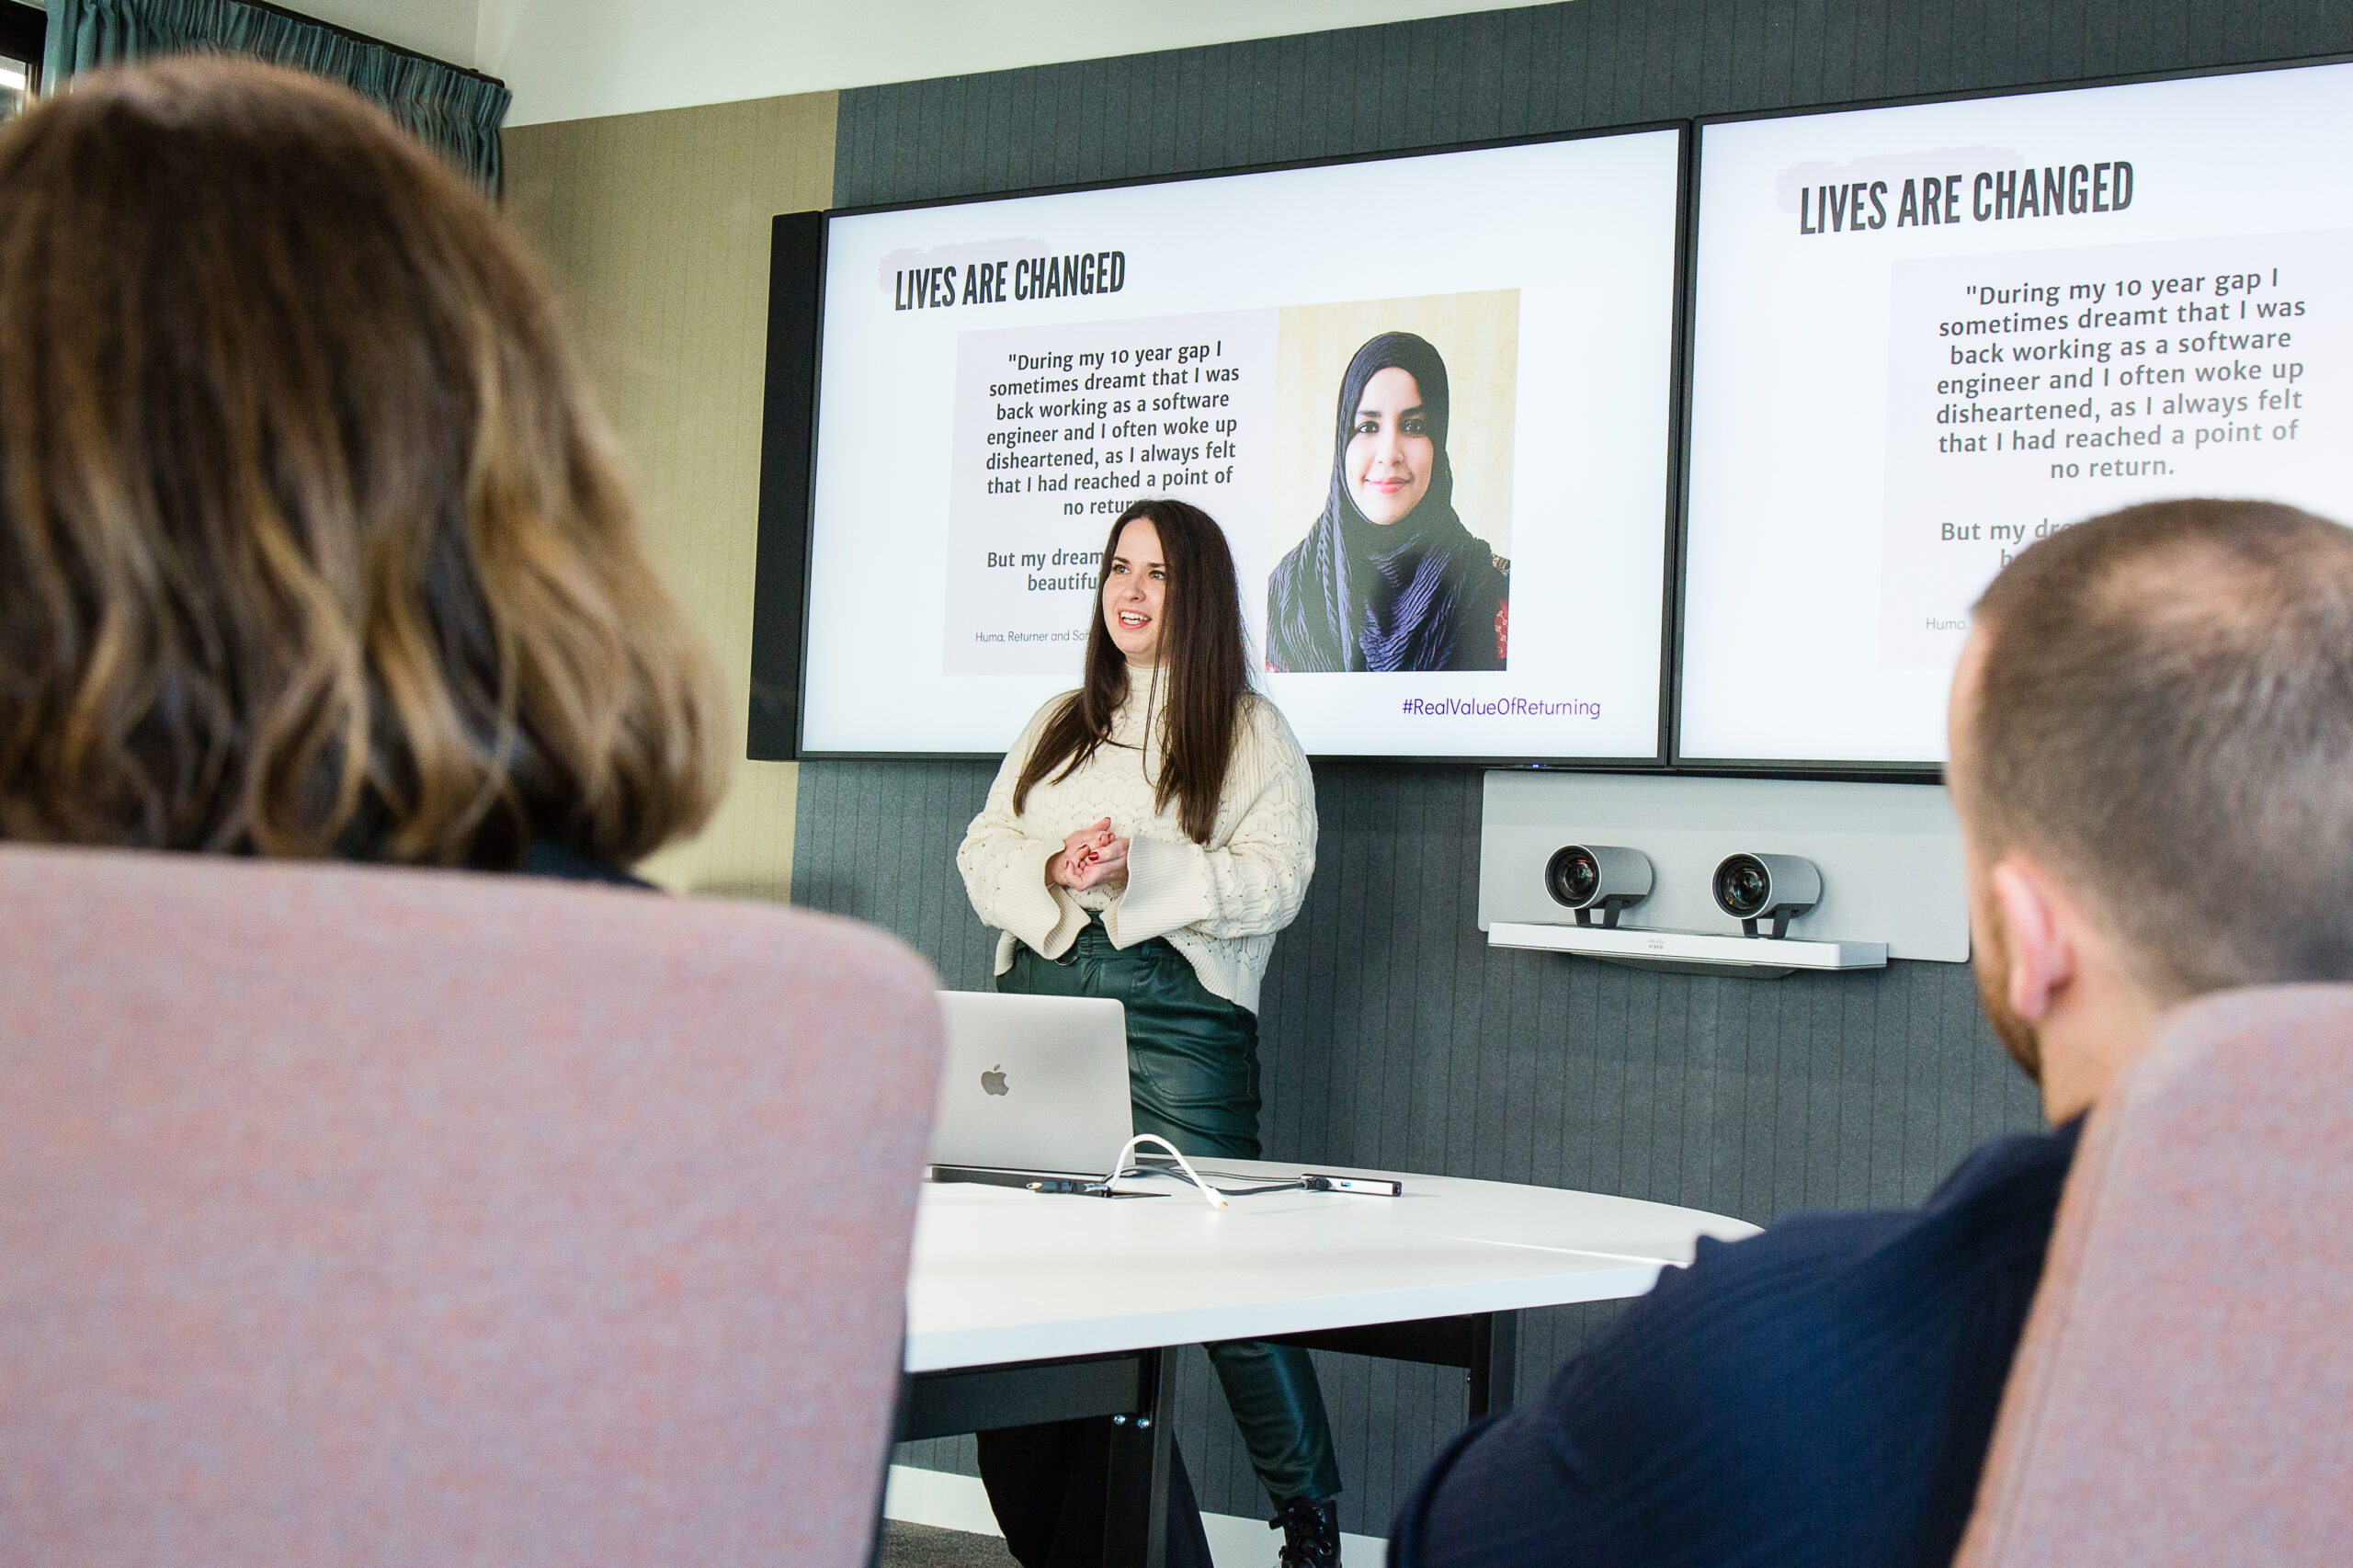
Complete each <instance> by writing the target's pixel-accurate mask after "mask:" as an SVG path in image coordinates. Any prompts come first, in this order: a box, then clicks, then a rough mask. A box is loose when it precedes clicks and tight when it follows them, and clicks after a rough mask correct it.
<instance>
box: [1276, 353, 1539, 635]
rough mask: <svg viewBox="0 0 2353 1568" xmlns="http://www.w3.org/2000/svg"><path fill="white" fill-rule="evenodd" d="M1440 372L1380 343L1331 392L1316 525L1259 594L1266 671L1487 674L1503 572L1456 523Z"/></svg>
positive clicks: (1503, 619)
mask: <svg viewBox="0 0 2353 1568" xmlns="http://www.w3.org/2000/svg"><path fill="white" fill-rule="evenodd" d="M1448 407H1449V397H1448V389H1447V377H1446V361H1445V360H1444V359H1443V358H1439V356H1438V350H1437V349H1436V348H1433V347H1430V345H1429V343H1428V342H1427V340H1425V339H1423V338H1420V337H1416V336H1415V335H1413V334H1412V333H1410V332H1386V333H1382V334H1381V335H1380V336H1378V337H1376V338H1374V339H1372V341H1370V343H1367V344H1366V345H1365V346H1364V347H1361V348H1359V349H1358V350H1357V352H1356V357H1355V358H1353V359H1350V360H1349V361H1348V369H1347V375H1345V376H1344V377H1342V378H1341V381H1340V399H1339V407H1338V409H1337V412H1336V420H1335V433H1334V437H1333V447H1332V483H1331V490H1330V494H1328V495H1327V497H1326V498H1325V500H1324V511H1323V515H1322V516H1320V517H1317V518H1316V519H1315V523H1314V525H1313V527H1312V528H1309V529H1308V532H1307V537H1306V538H1305V539H1303V540H1300V541H1299V543H1298V545H1297V546H1296V547H1295V548H1293V549H1292V551H1290V554H1288V555H1286V556H1284V557H1283V558H1282V561H1281V562H1279V564H1278V565H1277V566H1276V567H1275V571H1274V575H1273V577H1272V578H1271V579H1270V580H1269V582H1268V583H1267V667H1268V668H1269V669H1275V670H1286V671H1294V672H1300V673H1308V672H1314V671H1370V672H1384V671H1407V670H1499V669H1502V668H1503V667H1504V653H1505V633H1506V626H1507V620H1508V615H1509V601H1510V587H1511V580H1510V576H1509V570H1510V569H1509V567H1508V566H1507V565H1506V562H1503V561H1502V560H1500V559H1499V558H1497V557H1496V556H1495V554H1494V553H1493V552H1492V551H1489V550H1488V548H1487V546H1486V544H1485V543H1484V542H1483V541H1482V540H1479V539H1478V538H1477V537H1476V536H1474V535H1473V534H1472V532H1471V531H1470V530H1469V529H1468V528H1464V527H1463V526H1462V519H1461V518H1460V517H1456V516H1455V514H1454V470H1453V468H1452V466H1451V465H1450V464H1449V462H1448V460H1447V456H1446V429H1447V417H1448Z"/></svg>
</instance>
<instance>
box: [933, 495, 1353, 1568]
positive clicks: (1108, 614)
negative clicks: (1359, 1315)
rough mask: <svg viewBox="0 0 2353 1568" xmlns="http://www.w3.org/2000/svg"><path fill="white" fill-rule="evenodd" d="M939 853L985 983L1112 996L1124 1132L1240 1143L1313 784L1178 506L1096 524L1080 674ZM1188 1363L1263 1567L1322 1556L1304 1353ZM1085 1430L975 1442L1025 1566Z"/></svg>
mask: <svg viewBox="0 0 2353 1568" xmlns="http://www.w3.org/2000/svg"><path fill="white" fill-rule="evenodd" d="M956 861H957V865H958V867H959V869H961V870H962V872H963V874H964V885H965V888H966V889H967V890H968V891H969V892H970V893H971V894H972V907H973V908H974V909H975V910H977V911H978V912H979V913H980V916H981V918H982V919H983V921H985V922H987V923H988V924H989V925H991V926H995V927H997V928H998V930H999V931H1000V932H1001V933H1002V935H1001V937H999V939H998V943H997V954H996V973H997V988H998V989H999V990H1001V991H1018V992H1026V993H1029V994H1043V995H1054V996H1108V997H1112V998H1114V999H1116V1000H1117V1001H1119V1002H1120V1003H1121V1004H1122V1005H1123V1006H1125V1007H1126V1010H1127V1020H1128V1070H1129V1082H1130V1085H1131V1094H1132V1096H1133V1102H1134V1113H1135V1130H1136V1131H1138V1132H1149V1133H1153V1134H1155V1135H1157V1136H1159V1137H1162V1138H1165V1139H1166V1140H1168V1142H1171V1143H1172V1144H1174V1145H1176V1148H1178V1149H1180V1150H1182V1151H1183V1152H1184V1153H1187V1154H1188V1155H1196V1154H1207V1155H1223V1156H1225V1157H1227V1158H1237V1159H1255V1158H1256V1157H1257V1154H1258V1103H1259V1102H1258V1018H1257V1007H1258V983H1259V978H1260V977H1261V976H1262V975H1263V974H1264V973H1265V972H1266V968H1267V954H1268V953H1269V952H1270V951H1271V950H1272V949H1273V948H1274V943H1275V933H1276V932H1278V931H1279V930H1281V929H1282V928H1283V927H1284V926H1288V925H1290V922H1291V919H1292V917H1293V916H1295V915H1297V914H1298V913H1299V906H1300V903H1301V901H1302V899H1303V898H1304V897H1305V896H1306V893H1307V881H1308V877H1309V875H1310V874H1311V873H1312V872H1313V870H1314V869H1315V788H1314V781H1313V778H1311V776H1310V775H1309V773H1308V768H1307V759H1306V757H1305V756H1302V754H1301V752H1300V749H1299V743H1298V741H1296V740H1295V739H1293V738H1292V736H1291V733H1290V726H1289V725H1288V724H1286V723H1285V722H1283V718H1282V715H1281V714H1280V713H1279V712H1278V711H1277V710H1276V709H1275V707H1274V705H1273V704H1272V703H1270V702H1268V701H1267V700H1266V699H1264V698H1262V697H1259V696H1257V695H1256V693H1254V692H1253V691H1252V690H1251V689H1250V676H1249V661H1248V656H1247V654H1246V653H1245V650H1244V648H1243V641H1242V606H1241V596H1240V593H1239V590H1238V587H1237V585H1236V583H1235V580H1234V571H1233V556H1232V555H1231V554H1230V553H1229V552H1228V551H1227V549H1226V544H1225V536H1224V534H1223V533H1222V531H1221V530H1220V529H1219V528H1218V526H1217V524H1216V523H1215V522H1213V521H1211V518H1210V517H1209V516H1208V515H1207V514H1206V513H1204V512H1202V511H1201V510H1200V509H1199V507H1195V506H1187V505H1186V504H1185V503H1183V502H1181V501H1139V502H1137V503H1136V504H1135V505H1134V506H1131V507H1129V508H1128V509H1127V511H1126V512H1125V513H1124V514H1122V515H1121V516H1120V520H1119V521H1118V522H1117V523H1115V524H1113V525H1112V528H1111V537H1110V540H1109V541H1108V543H1106V544H1105V546H1104V549H1103V567H1102V582H1101V586H1100V589H1099V590H1098V596H1097V614H1096V617H1095V619H1094V623H1093V625H1092V626H1091V627H1090V628H1089V629H1088V631H1087V639H1086V684H1085V685H1084V686H1082V687H1079V689H1078V690H1076V691H1074V692H1070V693H1068V694H1066V695H1064V696H1062V697H1057V698H1055V699H1053V700H1052V701H1051V702H1049V703H1047V704H1046V705H1045V707H1043V708H1042V709H1040V710H1039V711H1038V713H1037V715H1036V716H1035V717H1034V718H1032V719H1031V720H1030V721H1029V725H1028V727H1026V728H1025V729H1024V730H1023V731H1022V733H1021V736H1020V738H1019V739H1018V740H1017V742H1015V744H1014V747H1013V750H1012V751H1011V752H1009V753H1007V754H1006V759H1005V765H1004V767H1000V768H999V769H998V770H997V776H996V782H995V785H994V786H993V787H992V788H991V789H990V790H989V798H988V804H987V805H986V807H985V808H983V811H982V812H981V814H980V815H979V816H977V817H975V818H973V819H972V828H971V829H970V831H968V832H967V833H966V834H965V835H964V843H963V846H962V847H961V848H960V849H959V850H958V851H957V856H956ZM1106 1153H1107V1155H1108V1153H1109V1151H1106ZM1209 1354H1210V1359H1211V1363H1212V1364H1213V1365H1214V1366H1215V1367H1216V1369H1217V1374H1218V1378H1219V1381H1221V1382H1222V1384H1223V1385H1224V1387H1225V1393H1226V1399H1227V1401H1228V1403H1231V1404H1232V1405H1233V1415H1234V1420H1235V1422H1236V1423H1237V1424H1238V1425H1239V1426H1241V1428H1242V1436H1243V1440H1244V1442H1245V1444H1246V1445H1247V1446H1248V1448H1249V1450H1250V1459H1251V1463H1252V1464H1253V1465H1254V1466H1255V1467H1256V1471H1257V1472H1258V1479H1259V1481H1260V1482H1261V1483H1263V1484H1264V1485H1265V1487H1266V1489H1267V1495H1268V1496H1269V1497H1270V1498H1271V1499H1272V1500H1273V1502H1274V1505H1275V1510H1276V1516H1275V1522H1276V1523H1277V1524H1279V1525H1280V1526H1282V1528H1283V1529H1284V1532H1285V1544H1284V1547H1283V1551H1282V1562H1283V1564H1284V1568H1327V1565H1330V1564H1336V1563H1337V1562H1339V1560H1340V1559H1339V1540H1340V1538H1339V1526H1338V1517H1337V1511H1336V1504H1335V1503H1334V1501H1333V1499H1334V1498H1335V1497H1336V1496H1337V1494H1338V1493H1339V1490H1340V1476H1339V1469H1338V1466H1337V1464H1336V1462H1335V1460H1334V1459H1333V1456H1332V1437H1331V1429H1330V1426H1329V1425H1328V1424H1327V1422H1326V1420H1325V1416H1324V1396H1323V1392H1322V1391H1321V1390H1320V1389H1319V1388H1318V1386H1317V1384H1316V1381H1315V1369H1314V1367H1313V1365H1312V1364H1311V1363H1310V1362H1309V1360H1308V1358H1307V1353H1306V1352H1305V1351H1303V1350H1300V1349H1297V1348H1295V1347H1292V1346H1278V1345H1269V1344H1261V1343H1257V1342H1256V1341H1244V1342H1236V1343H1232V1344H1225V1345H1212V1346H1209ZM1107 1442H1108V1424H1106V1423H1102V1422H1064V1423H1060V1424H1057V1425H1054V1426H1026V1427H1014V1428H1009V1429H1006V1430H1003V1431H999V1432H995V1433H983V1434H982V1437H981V1450H980V1456H981V1474H982V1479H983V1481H985V1482H986V1483H988V1488H989V1498H990V1501H991V1503H992V1504H993V1505H994V1506H995V1509H996V1513H997V1520H998V1523H999V1524H1000V1525H1001V1526H1002V1527H1003V1528H1004V1529H1005V1532H1006V1545H1007V1546H1008V1547H1009V1548H1010V1549H1011V1551H1013V1554H1014V1555H1015V1556H1016V1557H1017V1558H1018V1559H1019V1560H1020V1561H1021V1562H1023V1563H1024V1564H1027V1565H1029V1568H1043V1565H1044V1564H1046V1563H1047V1562H1049V1561H1050V1560H1051V1562H1053V1563H1054V1564H1056V1565H1057V1568H1060V1565H1062V1564H1063V1563H1066V1562H1091V1561H1094V1559H1095V1557H1096V1555H1097V1553H1098V1552H1099V1550H1100V1545H1099V1543H1100V1541H1101V1540H1102V1495H1103V1494H1102V1483H1101V1476H1102V1468H1101V1467H1102V1464H1103V1462H1104V1460H1103V1455H1104V1453H1105V1451H1106V1449H1105V1445H1106V1443H1107ZM1171 1511H1172V1514H1173V1513H1175V1512H1176V1510H1175V1509H1174V1508H1172V1510H1171ZM1192 1528H1193V1530H1194V1531H1195V1532H1197V1531H1198V1528H1199V1527H1198V1525H1195V1526H1193V1527H1192ZM1174 1533H1175V1532H1174V1531H1173V1530H1172V1534H1174ZM1058 1538H1059V1539H1060V1540H1061V1541H1062V1545H1061V1546H1060V1547H1059V1548H1057V1546H1056V1540H1057V1539H1058ZM1195 1539H1198V1535H1197V1534H1196V1536H1195ZM1088 1542H1092V1543H1094V1544H1092V1545H1088V1544H1086V1543H1088ZM1171 1561H1172V1562H1173V1561H1175V1559H1174V1558H1172V1559H1171Z"/></svg>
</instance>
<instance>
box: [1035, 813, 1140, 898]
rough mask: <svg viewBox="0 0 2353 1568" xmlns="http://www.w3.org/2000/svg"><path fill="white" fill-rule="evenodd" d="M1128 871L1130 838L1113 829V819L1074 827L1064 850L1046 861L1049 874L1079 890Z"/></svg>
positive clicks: (1063, 883)
mask: <svg viewBox="0 0 2353 1568" xmlns="http://www.w3.org/2000/svg"><path fill="white" fill-rule="evenodd" d="M1127 874H1128V841H1127V840H1126V839H1124V838H1121V837H1120V836H1118V835H1115V834H1114V833H1113V832H1112V831H1111V819H1110V818H1109V817H1105V818H1104V819H1103V820H1102V821H1101V822H1098V823H1094V824H1089V825H1088V826H1086V827H1082V828H1078V829H1076V830H1074V832H1073V833H1072V834H1071V835H1070V836H1069V837H1067V838H1065V839H1063V852H1062V853H1061V854H1059V855H1057V856H1055V857H1054V858H1052V859H1051V860H1050V861H1048V862H1047V863H1046V875H1047V876H1048V877H1049V878H1051V879H1052V880H1053V881H1056V882H1059V883H1061V884H1062V885H1063V887H1066V888H1068V889H1070V890H1071V891H1072V892H1079V891H1081V890H1083V889H1086V888H1091V887H1095V886H1097V884H1099V883H1102V882H1108V881H1112V880H1114V879H1115V878H1120V877H1125V876H1126V875H1127Z"/></svg>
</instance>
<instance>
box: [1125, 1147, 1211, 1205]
mask: <svg viewBox="0 0 2353 1568" xmlns="http://www.w3.org/2000/svg"><path fill="white" fill-rule="evenodd" d="M1145 1143H1157V1144H1159V1145H1160V1146H1161V1147H1162V1148H1164V1149H1165V1150H1167V1151H1168V1153H1169V1157H1170V1158H1172V1159H1174V1160H1175V1161H1176V1167H1177V1169H1179V1170H1181V1171H1183V1172H1184V1173H1185V1179H1186V1180H1187V1181H1189V1182H1191V1183H1192V1184H1193V1185H1194V1186H1195V1187H1198V1188H1199V1189H1200V1194H1201V1196H1202V1197H1203V1198H1205V1199H1208V1200H1209V1205H1210V1207H1211V1208H1212V1209H1222V1208H1224V1207H1225V1194H1223V1193H1222V1192H1220V1191H1219V1190H1218V1189H1217V1188H1215V1187H1211V1185H1210V1184H1209V1183H1207V1182H1205V1181H1203V1180H1202V1179H1201V1174H1200V1172H1199V1171H1197V1170H1195V1169H1194V1168H1193V1165H1192V1162H1191V1161H1189V1160H1188V1159H1187V1158H1185V1156H1184V1155H1183V1154H1181V1153H1177V1152H1176V1144H1174V1143H1171V1142H1169V1141H1168V1140H1167V1139H1165V1138H1156V1137H1154V1135H1153V1134H1151V1133H1149V1132H1139V1133H1137V1134H1136V1135H1135V1136H1134V1137H1132V1138H1131V1139H1129V1140H1128V1141H1127V1142H1124V1143H1122V1144H1120V1157H1119V1158H1118V1159H1116V1160H1114V1161H1112V1162H1111V1169H1110V1173H1109V1174H1108V1175H1107V1176H1104V1178H1103V1185H1104V1186H1105V1187H1107V1188H1108V1187H1109V1186H1110V1185H1111V1184H1112V1183H1113V1182H1115V1181H1117V1180H1119V1179H1120V1174H1121V1173H1122V1172H1124V1171H1125V1170H1126V1169H1127V1168H1128V1164H1129V1162H1130V1161H1131V1160H1132V1159H1133V1158H1134V1157H1135V1153H1136V1150H1137V1148H1138V1147H1139V1146H1140V1145H1142V1144H1145Z"/></svg>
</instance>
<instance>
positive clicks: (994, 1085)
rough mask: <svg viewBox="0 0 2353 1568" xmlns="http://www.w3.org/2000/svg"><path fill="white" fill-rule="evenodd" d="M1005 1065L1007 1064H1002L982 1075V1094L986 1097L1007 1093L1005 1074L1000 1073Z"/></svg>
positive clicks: (999, 1063)
mask: <svg viewBox="0 0 2353 1568" xmlns="http://www.w3.org/2000/svg"><path fill="white" fill-rule="evenodd" d="M1004 1065H1005V1063H1004V1062H998V1063H997V1064H996V1066H995V1067H992V1068H990V1069H989V1070H988V1071H987V1072H985V1073H983V1074H981V1093H983V1094H984V1095H1001V1094H1003V1093H1005V1074H1004V1073H1003V1072H1001V1071H1000V1069H1001V1068H1003V1067H1004Z"/></svg>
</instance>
